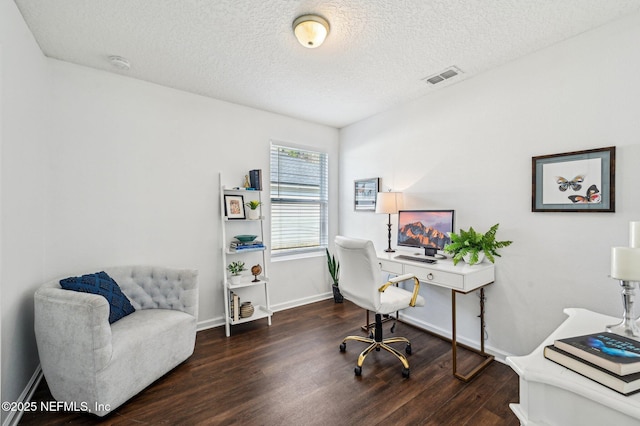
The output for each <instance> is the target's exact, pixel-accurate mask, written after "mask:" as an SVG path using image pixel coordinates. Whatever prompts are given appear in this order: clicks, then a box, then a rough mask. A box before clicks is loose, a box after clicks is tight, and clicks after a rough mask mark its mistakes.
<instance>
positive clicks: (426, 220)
mask: <svg viewBox="0 0 640 426" xmlns="http://www.w3.org/2000/svg"><path fill="white" fill-rule="evenodd" d="M453 216H454V211H453V210H400V211H399V212H398V246H405V247H415V248H424V254H425V255H426V256H435V254H436V253H437V251H438V250H440V251H442V249H443V248H444V246H445V245H447V244H449V243H450V242H451V239H450V238H449V232H453Z"/></svg>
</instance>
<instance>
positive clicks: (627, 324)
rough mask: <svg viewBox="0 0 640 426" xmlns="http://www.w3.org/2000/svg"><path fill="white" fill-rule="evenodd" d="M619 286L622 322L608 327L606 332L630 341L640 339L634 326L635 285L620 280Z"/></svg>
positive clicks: (639, 331) (636, 327)
mask: <svg viewBox="0 0 640 426" xmlns="http://www.w3.org/2000/svg"><path fill="white" fill-rule="evenodd" d="M620 286H621V287H622V307H623V312H622V321H621V322H620V323H619V324H615V325H608V326H607V331H608V332H610V333H615V334H619V335H621V336H625V337H630V338H632V339H638V338H640V328H638V324H636V318H635V314H634V313H633V301H634V296H635V291H636V283H634V282H630V281H622V280H621V281H620Z"/></svg>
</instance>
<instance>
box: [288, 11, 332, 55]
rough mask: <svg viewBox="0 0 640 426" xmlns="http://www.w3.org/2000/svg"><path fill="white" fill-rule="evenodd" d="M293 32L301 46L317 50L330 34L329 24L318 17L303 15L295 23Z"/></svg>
mask: <svg viewBox="0 0 640 426" xmlns="http://www.w3.org/2000/svg"><path fill="white" fill-rule="evenodd" d="M293 32H294V33H295V35H296V38H297V39H298V41H299V42H300V44H301V45H303V46H304V47H307V48H309V49H315V48H316V47H319V46H320V45H321V44H322V43H323V42H324V39H325V38H326V37H327V34H329V23H328V22H327V20H326V19H324V18H321V17H319V16H317V15H302V16H299V17H298V18H296V20H295V21H293Z"/></svg>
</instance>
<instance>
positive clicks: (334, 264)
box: [325, 248, 343, 303]
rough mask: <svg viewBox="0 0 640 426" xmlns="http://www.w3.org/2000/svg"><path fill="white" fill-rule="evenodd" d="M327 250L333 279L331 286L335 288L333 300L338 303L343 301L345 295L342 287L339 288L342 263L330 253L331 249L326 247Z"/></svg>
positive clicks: (328, 265)
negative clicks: (341, 289) (341, 290)
mask: <svg viewBox="0 0 640 426" xmlns="http://www.w3.org/2000/svg"><path fill="white" fill-rule="evenodd" d="M325 251H326V252H327V267H328V268H329V275H331V280H332V281H333V284H332V285H331V287H332V288H333V300H334V301H335V302H336V303H342V300H343V297H342V294H341V293H340V289H339V288H338V280H339V277H340V263H339V262H338V261H337V260H336V258H335V256H332V255H331V253H329V249H326V248H325Z"/></svg>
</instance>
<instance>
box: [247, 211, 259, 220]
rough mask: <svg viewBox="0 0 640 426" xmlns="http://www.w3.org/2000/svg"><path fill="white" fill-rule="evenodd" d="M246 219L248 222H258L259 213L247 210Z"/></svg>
mask: <svg viewBox="0 0 640 426" xmlns="http://www.w3.org/2000/svg"><path fill="white" fill-rule="evenodd" d="M248 217H249V219H250V220H258V219H260V212H259V211H258V210H257V209H256V210H252V209H249V214H248Z"/></svg>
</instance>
